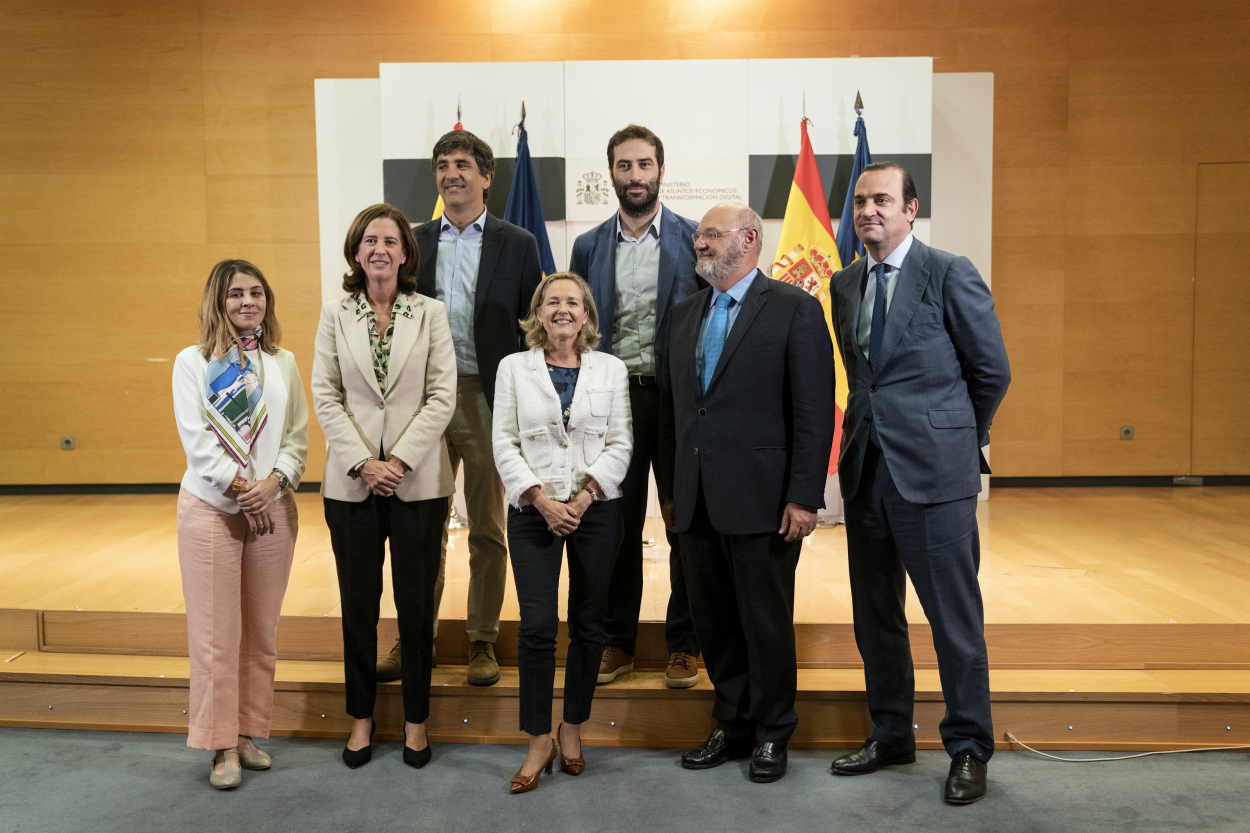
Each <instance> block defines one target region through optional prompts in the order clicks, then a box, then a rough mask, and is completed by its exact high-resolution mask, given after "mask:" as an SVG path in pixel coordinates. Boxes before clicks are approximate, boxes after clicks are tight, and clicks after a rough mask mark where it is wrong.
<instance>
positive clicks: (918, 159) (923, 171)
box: [750, 153, 933, 223]
mask: <svg viewBox="0 0 1250 833" xmlns="http://www.w3.org/2000/svg"><path fill="white" fill-rule="evenodd" d="M797 159H798V157H797V156H793V155H791V154H768V155H760V156H752V157H751V171H750V189H751V190H750V195H751V196H750V200H751V207H752V208H754V209H755V210H756V211H757V212H758V213H759V215H760V216H761V217H763V218H764V219H765V220H780V219H781V218H783V217H785V215H786V202H787V201H789V199H790V185H791V183H793V182H794V165H795V162H796V160H797ZM873 161H874V162H897V163H898V164H900V165H902V166H903V167H904V168H906V169H907V170H909V171H911V177H912V179H913V180H914V181H915V183H916V195H917V196H918V197H920V214H919V215H918V216H919V217H920V218H927V217H929V216H930V214H931V210H932V206H931V205H930V199H929V198H930V194H931V193H932V182H933V155H932V154H928V153H913V154H908V153H900V154H896V155H894V156H880V157H878V158H876V159H874V160H873ZM854 162H855V155H854V154H852V153H833V154H823V155H822V154H817V156H816V166H817V167H818V168H819V169H820V178H821V180H822V183H823V185H824V193H825V197H826V201H827V202H828V204H829V217H830V218H831V219H832V220H833V222H835V223H836V222H837V221H838V218H839V217H841V216H842V201H843V200H845V199H846V188H847V185H849V184H850V181H851V166H852V165H853V164H854Z"/></svg>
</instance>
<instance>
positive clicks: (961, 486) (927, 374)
mask: <svg viewBox="0 0 1250 833" xmlns="http://www.w3.org/2000/svg"><path fill="white" fill-rule="evenodd" d="M867 264H868V261H867V259H866V258H860V259H859V260H857V261H855V262H854V263H852V264H851V265H850V266H849V267H847V268H846V269H843V270H842V271H840V272H838V273H837V274H836V275H834V276H833V281H832V282H831V290H832V291H831V293H830V294H831V296H832V302H833V310H832V312H833V325H834V330H835V332H836V333H837V339H838V346H839V348H840V349H841V351H842V359H843V361H844V362H845V364H846V377H847V380H848V382H849V383H850V393H849V398H848V401H847V406H846V415H845V417H844V418H843V423H842V449H841V451H840V455H839V458H838V475H839V477H840V479H841V484H842V497H843V498H844V499H845V500H848V501H849V500H852V499H853V498H854V497H855V496H856V493H857V492H858V489H859V484H860V479H861V475H862V474H863V462H864V455H865V453H866V452H867V448H868V442H869V435H870V433H871V431H872V426H873V425H874V424H875V426H876V434H877V442H878V443H879V445H880V447H881V452H882V455H883V456H884V457H885V462H886V465H887V466H888V467H889V470H890V476H891V477H892V478H893V480H894V484H895V486H896V487H897V488H898V491H899V494H901V495H902V496H903V497H904V498H905V499H906V500H908V501H910V502H912V503H945V502H946V501H950V500H957V499H959V498H966V497H970V496H972V495H975V494H977V493H978V492H980V491H981V477H980V475H981V472H982V471H984V472H986V473H988V472H989V467H988V466H986V465H985V457H984V456H983V455H982V454H981V453H980V447H981V446H983V445H986V444H987V443H988V442H989V441H990V422H991V421H992V420H993V418H994V412H995V411H996V410H997V409H998V405H999V403H1000V402H1002V400H1003V396H1004V395H1005V394H1006V393H1007V385H1008V384H1009V383H1010V382H1011V367H1010V365H1009V364H1008V361H1007V350H1006V347H1004V345H1003V336H1002V331H1001V330H1000V329H999V325H998V316H997V315H996V314H995V313H994V298H993V296H991V295H990V290H989V287H987V286H986V285H985V281H983V280H981V275H980V274H979V273H978V272H977V270H976V267H975V266H973V265H972V262H971V261H969V260H968V258H966V257H959V256H957V255H953V254H951V253H949V252H944V251H942V250H941V249H933V248H930V247H928V246H926V245H925V244H924V243H921V242H920V241H919V240H913V241H912V245H911V249H910V251H908V253H907V259H906V260H904V261H903V266H902V269H901V270H900V271H899V274H898V277H897V278H895V280H896V281H897V283H896V284H895V287H894V297H893V300H892V301H891V303H890V309H889V313H888V314H887V316H886V322H885V334H884V337H883V340H882V343H881V355H880V356H873V357H872V361H871V362H870V361H869V360H868V358H866V357H865V356H864V354H863V352H862V351H861V350H860V348H859V341H858V339H857V338H856V337H855V333H856V329H857V327H858V322H859V316H860V306H861V304H862V301H863V296H864V287H865V285H866V282H867V280H868V267H867Z"/></svg>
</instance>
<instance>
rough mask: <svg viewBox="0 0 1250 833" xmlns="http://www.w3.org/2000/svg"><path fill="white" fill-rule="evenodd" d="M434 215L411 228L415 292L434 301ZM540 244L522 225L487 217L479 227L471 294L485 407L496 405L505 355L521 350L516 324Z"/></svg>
mask: <svg viewBox="0 0 1250 833" xmlns="http://www.w3.org/2000/svg"><path fill="white" fill-rule="evenodd" d="M441 226H442V218H441V217H437V218H435V219H433V220H430V221H429V222H428V223H425V224H424V225H421V226H418V227H417V228H415V229H413V234H414V235H415V236H416V238H417V256H418V258H419V260H420V268H419V269H418V270H417V291H418V292H420V293H421V294H422V295H428V296H429V297H431V298H437V297H438V232H439V228H440V227H441ZM542 277H543V272H542V267H540V266H539V265H538V244H537V243H536V242H535V241H534V235H532V234H530V233H529V232H528V231H526V230H525V229H523V228H521V227H520V226H514V225H513V224H512V223H509V222H508V221H506V220H500V219H499V218H498V217H495V216H493V215H491V214H487V215H486V220H485V221H484V222H483V224H482V258H481V260H480V261H479V262H478V267H477V288H476V289H475V291H474V294H473V347H474V349H475V350H476V352H477V370H478V376H479V379H480V380H481V384H482V392H483V393H485V394H486V404H487V405H488V406H489V407H491V408H494V407H495V374H496V373H497V372H498V370H499V362H500V360H501V359H503V357H504V356H506V355H508V354H509V353H515V352H517V351H518V350H523V349H524V348H525V337H524V335H523V334H522V333H521V326H520V323H519V322H520V320H521V319H522V318H524V317H525V316H527V315H529V309H530V299H531V298H532V297H533V295H534V290H535V289H537V288H538V284H539V282H540V281H542Z"/></svg>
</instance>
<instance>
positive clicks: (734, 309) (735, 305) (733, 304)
mask: <svg viewBox="0 0 1250 833" xmlns="http://www.w3.org/2000/svg"><path fill="white" fill-rule="evenodd" d="M759 275H760V272H759V270H758V269H756V270H755V271H754V272H752V273H751V274H749V275H747V276H746V277H745V278H743V279H742V280H740V281H738V282H737V283H736V284H734V285H733V286H731V287H729V291H728V292H721V291H720V290H719V289H713V290H712V298H711V300H710V301H708V305H707V310H706V311H705V312H704V314H703V325H702V326H700V327H699V340H698V341H697V342H695V348H694V349H695V370H697V371H698V373H699V378H700V379H702V378H703V339H704V337H705V336H706V335H707V327H708V324H710V323H711V321H712V307H714V306H715V305H716V299H717V298H719V297H720V296H721V295H728V296H729V310H728V315H729V321H728V326H726V327H725V341H729V334H730V333H732V332H733V331H734V322H735V321H737V320H738V313H739V312H741V311H742V299H743V298H745V297H746V294H747V290H749V289H750V288H751V284H752V283H754V282H755V281H756V279H757V278H759ZM765 280H768V278H765ZM721 355H722V356H723V355H724V353H722V354H721Z"/></svg>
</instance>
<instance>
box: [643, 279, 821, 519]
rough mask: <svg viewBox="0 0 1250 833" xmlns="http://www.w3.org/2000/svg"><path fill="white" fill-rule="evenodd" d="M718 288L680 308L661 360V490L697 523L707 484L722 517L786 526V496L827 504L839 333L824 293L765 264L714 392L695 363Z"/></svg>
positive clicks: (711, 506) (714, 513)
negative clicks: (828, 316) (772, 273)
mask: <svg viewBox="0 0 1250 833" xmlns="http://www.w3.org/2000/svg"><path fill="white" fill-rule="evenodd" d="M711 293H712V290H711V289H710V288H708V289H704V290H702V291H701V292H696V293H695V294H694V295H691V296H690V297H689V298H687V299H686V300H684V301H682V302H681V303H680V304H678V305H677V306H676V307H674V308H673V323H672V327H671V328H670V329H669V333H668V335H669V350H668V360H667V361H666V362H665V364H664V365H663V366H661V368H660V373H659V386H660V391H661V407H660V454H659V455H658V458H657V460H656V481H657V485H658V487H659V492H660V499H661V500H672V501H673V504H674V506H673V509H674V512H673V517H674V522H675V525H676V528H677V531H678V532H685V531H687V530H689V529H690V525H691V522H692V521H693V519H694V509H695V504H696V502H697V498H698V494H699V490H700V489H702V491H703V497H704V502H705V504H706V506H707V514H708V519H709V520H710V521H711V523H712V527H713V528H714V529H715V530H716V531H717V532H720V533H722V534H726V535H754V534H763V533H774V534H775V533H776V532H777V528H778V527H779V526H780V525H781V513H782V510H783V509H784V508H785V505H786V504H787V503H797V504H800V505H802V506H806V507H809V508H812V509H819V508H820V507H822V506H824V501H825V478H826V472H827V471H828V468H829V449H830V446H832V445H833V384H834V383H833V342H832V341H831V340H830V338H829V327H828V326H827V325H826V324H825V314H824V310H822V309H821V306H820V302H819V301H817V300H816V299H815V298H813V297H812V296H811V295H809V294H807V293H806V292H804V291H803V290H801V289H799V288H798V287H795V286H791V285H790V284H788V283H782V282H781V281H775V280H772V279H771V278H769V277H768V276H767V275H765V274H764V273H763V272H760V271H758V270H757V271H756V272H755V279H754V282H753V283H752V284H751V288H750V289H748V290H747V293H746V295H745V296H744V297H743V299H742V309H741V311H740V312H739V313H738V317H737V318H736V319H735V320H734V325H733V328H732V329H731V330H730V331H729V336H728V338H726V339H725V347H724V349H723V351H722V352H721V356H720V361H718V362H717V364H716V369H715V371H714V372H713V375H712V381H711V383H710V384H709V385H708V389H707V391H706V392H703V391H701V390H700V388H701V384H700V380H699V373H698V370H697V367H696V352H695V351H696V348H697V343H698V340H699V331H700V329H701V325H702V322H703V318H704V315H705V314H706V311H707V307H708V305H709V304H710V303H711Z"/></svg>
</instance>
